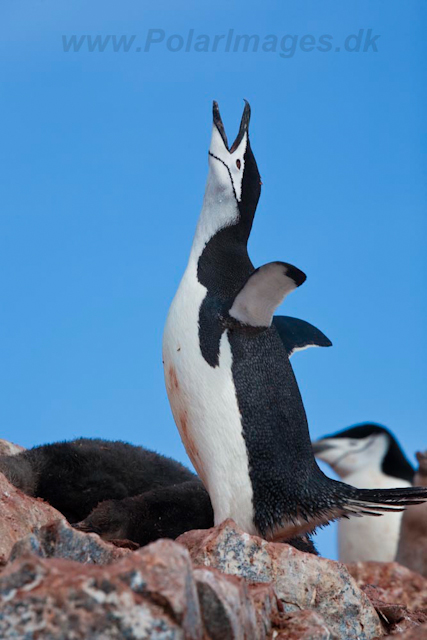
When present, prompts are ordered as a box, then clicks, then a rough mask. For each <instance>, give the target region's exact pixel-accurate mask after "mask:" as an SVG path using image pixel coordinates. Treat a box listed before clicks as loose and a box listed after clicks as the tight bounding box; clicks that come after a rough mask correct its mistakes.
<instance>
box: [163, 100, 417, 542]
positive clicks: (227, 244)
mask: <svg viewBox="0 0 427 640" xmlns="http://www.w3.org/2000/svg"><path fill="white" fill-rule="evenodd" d="M249 120H250V107H249V104H248V103H246V106H245V108H244V111H243V115H242V120H241V124H240V129H239V133H238V135H237V138H236V140H235V141H234V143H233V144H232V145H231V146H229V145H228V141H227V136H226V134H225V130H224V125H223V123H222V120H221V116H220V113H219V109H218V105H217V104H216V103H214V106H213V128H212V138H211V144H210V148H209V155H208V158H209V172H208V179H207V184H206V190H205V196H204V200H203V205H202V211H201V213H200V217H199V220H198V223H197V227H196V232H195V236H194V240H193V244H192V248H191V252H190V257H189V261H188V265H187V268H186V270H185V273H184V275H183V278H182V280H181V283H180V285H179V288H178V290H177V292H176V295H175V297H174V300H173V301H172V304H171V307H170V309H169V313H168V318H167V321H166V326H165V331H164V336H163V362H164V369H165V382H166V389H167V392H168V397H169V402H170V404H171V408H172V412H173V415H174V419H175V422H176V425H177V428H178V430H179V432H180V435H181V438H182V441H183V443H184V446H185V448H186V450H187V453H188V455H189V457H190V459H191V461H192V463H193V465H194V467H195V469H196V470H197V473H198V475H199V477H200V478H201V479H202V481H203V484H204V486H205V487H206V488H207V490H208V492H209V495H210V497H211V500H212V505H213V509H214V515H215V523H216V524H219V523H220V522H222V521H223V520H225V519H226V518H232V519H233V520H234V521H235V522H236V523H237V524H238V525H239V526H240V527H241V528H242V529H243V530H244V531H246V532H248V533H255V534H260V535H262V536H263V537H265V538H267V539H269V540H275V539H279V538H280V539H290V538H292V537H294V536H295V535H301V534H303V533H305V532H307V531H313V530H314V529H315V528H316V527H317V526H319V525H325V524H327V523H328V522H329V521H331V520H334V519H337V518H341V517H349V516H352V515H354V516H361V515H365V514H369V515H381V513H382V512H383V511H394V510H401V509H402V508H403V507H404V506H405V505H407V504H412V503H413V502H415V503H418V502H420V501H422V500H425V499H426V498H427V489H421V488H420V489H416V488H412V487H410V488H405V489H397V488H396V489H392V490H388V491H386V490H383V489H381V488H378V489H376V490H371V491H369V490H366V489H365V490H361V489H357V488H355V487H351V486H349V485H346V484H344V483H342V482H337V481H334V480H331V479H330V478H328V477H327V476H325V474H323V472H322V471H321V470H320V469H319V467H318V465H317V463H316V461H315V458H314V455H313V451H312V449H311V441H310V435H309V430H308V424H307V418H306V414H305V410H304V406H303V403H302V399H301V396H300V392H299V389H298V385H297V382H296V379H295V376H294V373H293V370H292V366H291V364H290V361H289V356H290V354H291V353H292V352H293V351H294V350H296V349H301V348H304V347H306V346H310V345H312V344H318V342H317V339H316V338H315V337H313V336H314V335H315V333H316V332H318V330H316V329H315V328H314V327H312V326H311V325H308V323H301V322H300V321H297V322H294V321H293V319H289V318H288V319H287V322H286V323H285V327H284V328H283V327H280V326H279V325H277V323H276V322H275V321H274V318H273V314H274V312H275V310H276V309H277V307H278V306H279V305H280V304H281V303H282V302H283V300H284V298H285V297H286V296H287V295H288V294H289V293H291V292H292V291H294V290H295V289H296V288H297V287H299V286H300V285H302V284H303V282H304V281H305V279H306V276H305V274H304V273H303V272H302V271H301V270H300V269H298V268H297V267H295V266H293V265H291V264H288V263H285V262H271V263H269V264H266V265H264V266H262V267H260V268H258V269H255V268H254V265H253V264H252V262H251V260H250V258H249V255H248V250H247V243H248V239H249V235H250V232H251V228H252V223H253V220H254V215H255V210H256V207H257V203H258V199H259V196H260V192H261V180H260V175H259V171H258V168H257V164H256V161H255V157H254V155H253V152H252V149H251V145H250V141H249ZM291 328H292V329H293V330H292V331H291V330H290V329H291ZM301 331H303V333H302V335H301ZM321 335H322V336H323V334H321ZM295 336H296V338H295ZM323 338H325V336H323ZM327 344H329V345H330V344H331V343H330V341H327ZM325 346H326V345H325Z"/></svg>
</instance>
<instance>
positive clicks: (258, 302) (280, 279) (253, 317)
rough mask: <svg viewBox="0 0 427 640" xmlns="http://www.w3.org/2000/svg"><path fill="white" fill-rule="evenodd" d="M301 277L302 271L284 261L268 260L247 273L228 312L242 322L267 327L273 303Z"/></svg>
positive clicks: (270, 319) (288, 291)
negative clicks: (247, 276)
mask: <svg viewBox="0 0 427 640" xmlns="http://www.w3.org/2000/svg"><path fill="white" fill-rule="evenodd" d="M305 279H306V275H305V273H303V272H302V271H300V270H299V269H297V267H294V266H293V265H291V264H288V263H287V262H269V263H268V264H265V265H264V266H262V267H259V269H256V270H255V271H254V272H253V273H252V274H251V275H250V276H249V278H248V279H247V280H246V282H245V284H244V285H243V287H242V288H241V289H240V291H239V293H238V294H237V295H236V297H235V298H234V301H233V304H232V306H231V308H230V310H229V314H230V316H231V317H232V318H234V319H235V320H238V321H239V322H241V323H242V324H244V325H248V326H251V327H265V328H267V327H269V326H270V325H271V322H272V320H273V313H274V312H275V310H276V309H277V307H278V306H279V305H280V304H281V303H282V302H283V300H284V299H285V297H286V296H287V295H288V293H291V291H294V289H296V288H297V287H299V286H300V285H302V283H303V282H304V281H305Z"/></svg>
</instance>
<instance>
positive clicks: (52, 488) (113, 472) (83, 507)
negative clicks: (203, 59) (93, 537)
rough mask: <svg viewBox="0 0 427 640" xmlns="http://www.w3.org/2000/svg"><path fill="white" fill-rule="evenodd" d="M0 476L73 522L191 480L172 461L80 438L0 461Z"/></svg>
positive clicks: (122, 445) (186, 471)
mask: <svg viewBox="0 0 427 640" xmlns="http://www.w3.org/2000/svg"><path fill="white" fill-rule="evenodd" d="M0 471H2V472H3V473H4V474H5V475H6V477H7V478H8V479H9V480H10V481H11V482H12V483H13V484H14V485H15V486H16V487H18V488H19V489H21V490H22V491H24V492H25V493H27V494H28V495H31V496H35V497H39V498H43V500H46V501H47V502H49V504H51V505H52V506H53V507H55V509H58V510H59V511H61V513H63V514H64V515H65V517H66V518H67V520H69V522H79V521H80V520H83V519H84V518H86V517H87V516H88V515H89V513H90V512H91V511H92V509H94V508H95V507H96V506H97V505H98V504H99V503H100V502H102V501H103V500H112V499H115V500H120V499H122V498H128V497H131V496H136V495H138V494H140V493H144V492H146V491H151V490H152V489H154V488H156V487H164V486H169V485H173V484H178V483H181V482H186V481H188V480H194V479H195V477H196V476H195V475H194V474H193V473H191V471H190V470H189V469H187V468H186V467H184V465H182V464H180V463H179V462H177V461H176V460H172V459H171V458H166V457H165V456H162V455H160V454H158V453H155V452H154V451H149V450H147V449H144V448H143V447H137V446H133V445H130V444H126V443H125V442H120V441H115V442H112V441H107V440H100V439H99V440H98V439H93V440H92V439H87V438H80V439H79V440H74V441H72V442H55V443H53V444H46V445H42V446H39V447H34V448H33V449H29V450H28V451H23V452H22V453H19V454H18V455H16V456H2V457H0Z"/></svg>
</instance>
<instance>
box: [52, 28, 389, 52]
mask: <svg viewBox="0 0 427 640" xmlns="http://www.w3.org/2000/svg"><path fill="white" fill-rule="evenodd" d="M379 37H380V36H379V35H378V34H374V33H373V29H359V30H358V31H357V32H356V33H351V34H349V35H347V36H345V37H344V38H341V39H340V40H339V41H338V40H335V41H334V37H333V36H332V35H329V34H323V35H320V36H314V35H313V34H309V33H308V34H305V35H303V36H298V35H291V34H285V35H277V34H267V35H257V34H250V35H249V34H241V33H240V34H239V33H235V30H234V29H229V30H228V31H227V32H226V33H221V34H214V35H208V34H203V33H196V31H195V29H189V30H188V31H187V32H185V33H168V32H167V31H165V30H164V29H148V30H147V33H146V35H145V36H144V37H143V38H142V39H139V38H138V36H137V35H135V34H133V35H123V34H122V35H114V34H106V35H100V34H97V35H93V34H92V35H88V34H83V35H77V34H72V35H63V36H62V48H63V51H64V52H65V53H70V52H73V53H78V52H88V53H95V52H97V53H103V52H105V51H109V52H112V53H129V52H135V53H156V52H159V51H160V50H161V49H163V50H166V51H169V52H171V53H190V52H191V53H263V54H269V53H276V54H278V55H279V56H281V57H282V58H292V56H293V55H294V54H295V53H296V52H297V51H298V52H302V53H310V52H312V51H318V52H320V53H328V52H331V51H332V52H340V51H344V52H348V53H368V52H373V53H376V52H377V51H378V39H379Z"/></svg>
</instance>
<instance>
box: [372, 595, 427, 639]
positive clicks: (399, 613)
mask: <svg viewBox="0 0 427 640" xmlns="http://www.w3.org/2000/svg"><path fill="white" fill-rule="evenodd" d="M363 591H364V592H365V593H366V595H367V596H368V598H369V599H370V601H371V602H372V604H373V605H374V607H375V610H376V611H377V613H378V614H379V616H380V619H381V621H382V624H383V627H384V631H385V632H386V633H387V635H391V634H393V635H394V634H397V633H402V632H406V631H407V630H408V629H413V628H415V627H419V626H420V625H423V624H425V623H427V611H425V612H423V611H412V610H410V609H408V607H405V606H403V605H401V604H390V603H387V602H383V601H382V600H381V598H380V597H379V591H380V590H379V589H377V587H373V586H371V585H367V586H365V587H363Z"/></svg>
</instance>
